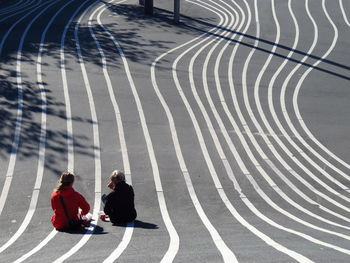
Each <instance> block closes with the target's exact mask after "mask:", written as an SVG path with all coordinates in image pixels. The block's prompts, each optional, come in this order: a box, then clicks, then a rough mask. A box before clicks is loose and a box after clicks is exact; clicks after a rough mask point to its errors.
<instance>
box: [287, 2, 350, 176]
mask: <svg viewBox="0 0 350 263" xmlns="http://www.w3.org/2000/svg"><path fill="white" fill-rule="evenodd" d="M322 8H323V10H324V12H325V14H326V17H327V19H328V21H329V22H330V24H331V25H332V27H333V30H334V37H333V38H332V39H333V41H332V44H331V46H330V47H329V49H328V50H327V51H326V53H325V54H324V55H323V56H322V58H321V59H319V60H318V61H316V62H315V63H314V64H313V65H312V66H313V67H316V66H317V65H318V64H319V63H320V62H321V61H322V60H323V59H325V58H326V57H327V56H328V55H329V54H330V53H331V52H332V50H333V49H334V47H335V45H336V42H337V40H338V29H337V27H336V26H335V24H334V22H333V21H332V19H331V18H330V16H329V14H328V12H327V10H326V8H325V2H324V1H323V2H322ZM313 67H311V68H308V69H307V70H306V71H305V72H304V74H303V75H302V76H301V78H300V80H299V81H298V83H297V85H296V88H295V90H294V93H293V108H294V111H295V114H296V116H297V119H298V121H299V123H300V125H301V127H302V128H303V130H304V131H305V132H306V134H307V135H308V136H309V138H310V139H311V140H312V141H313V142H315V143H316V145H317V146H319V147H320V148H321V149H322V150H323V151H325V152H326V153H327V154H328V155H329V156H331V157H332V158H333V159H335V160H336V161H338V162H339V163H341V164H342V165H344V166H345V167H346V168H349V169H350V165H349V164H347V163H346V162H344V161H343V160H342V159H340V158H339V157H337V156H336V155H335V154H334V153H332V152H331V151H330V150H329V149H327V147H325V146H324V145H322V144H321V143H320V142H319V141H318V140H317V139H316V138H315V137H314V135H313V134H312V133H311V132H310V130H309V129H308V128H307V126H306V124H305V122H304V121H303V118H302V116H301V113H300V111H299V107H298V94H299V91H300V88H301V85H302V83H303V82H304V80H305V78H306V77H307V75H308V74H309V73H310V72H311V70H312V69H313ZM288 77H289V76H288ZM283 96H284V94H283ZM281 99H282V98H281ZM285 117H286V118H287V114H286V115H285ZM291 126H292V124H291ZM292 127H294V126H292ZM293 131H294V132H295V134H297V135H298V136H297V138H298V139H299V140H300V141H301V142H303V143H305V146H306V147H307V149H309V150H310V151H311V152H312V153H313V154H314V155H315V156H317V157H318V158H319V159H320V160H322V161H323V162H324V163H326V164H327V165H328V166H329V167H330V168H332V169H333V170H335V171H337V172H338V173H339V174H340V175H342V176H343V177H344V178H346V179H347V180H349V179H350V177H349V176H348V175H347V174H345V173H343V172H341V171H340V170H339V169H337V168H336V167H335V166H333V165H332V164H330V163H329V162H328V161H327V160H326V159H325V158H323V157H322V156H321V155H320V154H319V153H318V152H317V151H315V150H314V149H312V148H311V147H310V146H309V144H307V143H306V142H305V140H304V139H303V138H302V137H301V136H300V135H299V133H298V132H297V131H296V129H294V128H293ZM321 169H322V168H321Z"/></svg>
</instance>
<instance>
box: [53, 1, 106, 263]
mask: <svg viewBox="0 0 350 263" xmlns="http://www.w3.org/2000/svg"><path fill="white" fill-rule="evenodd" d="M97 2H98V1H95V2H94V3H93V4H91V5H90V6H89V7H88V9H86V10H85V11H84V12H83V14H82V15H81V16H80V17H79V19H78V21H77V24H76V26H75V29H74V36H75V44H76V49H77V54H78V60H79V64H80V68H81V72H82V74H83V79H84V84H85V88H86V93H87V95H88V100H89V106H90V111H91V119H92V128H93V137H94V159H95V200H94V209H93V213H92V220H93V221H94V222H96V224H97V222H98V212H99V210H100V206H101V158H100V140H99V131H98V120H97V114H96V108H95V103H94V99H93V94H92V90H91V87H90V82H89V78H88V76H87V72H86V68H85V64H84V60H83V56H82V53H81V48H80V41H79V37H78V29H79V26H80V22H81V20H82V18H83V17H84V16H85V14H86V13H87V12H88V11H89V10H90V9H91V8H92V6H93V5H94V4H96V3H97ZM94 229H95V226H94V225H91V226H90V227H89V228H88V229H87V231H86V232H85V234H84V236H83V237H82V238H81V239H80V240H79V242H78V243H77V244H75V245H74V246H73V247H72V248H71V249H70V250H69V251H68V252H66V253H65V254H63V255H62V256H61V257H59V258H58V259H56V260H55V261H54V262H55V263H56V262H63V261H64V260H66V259H68V258H69V257H71V256H72V255H74V254H75V253H76V252H77V251H78V250H79V249H80V248H82V247H83V246H84V245H85V244H86V242H87V241H88V240H89V239H90V237H91V235H92V234H93V232H94Z"/></svg>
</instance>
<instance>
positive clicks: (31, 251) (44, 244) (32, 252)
mask: <svg viewBox="0 0 350 263" xmlns="http://www.w3.org/2000/svg"><path fill="white" fill-rule="evenodd" d="M56 234H57V230H56V229H53V230H52V231H51V233H50V234H49V235H47V236H46V238H45V239H44V240H43V241H41V242H40V243H39V244H38V245H37V246H36V247H35V248H34V249H32V250H30V251H29V252H28V253H26V254H24V255H23V256H21V257H20V258H19V259H17V260H16V261H14V262H13V263H20V262H23V261H25V260H26V259H27V258H29V257H30V256H32V255H34V254H35V253H36V252H38V251H39V250H40V249H42V248H43V247H44V246H46V244H47V243H49V241H50V240H51V239H52V238H53V237H54V236H55V235H56Z"/></svg>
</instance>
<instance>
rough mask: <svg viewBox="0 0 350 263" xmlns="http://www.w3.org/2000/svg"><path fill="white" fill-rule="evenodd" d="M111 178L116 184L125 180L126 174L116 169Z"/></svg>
mask: <svg viewBox="0 0 350 263" xmlns="http://www.w3.org/2000/svg"><path fill="white" fill-rule="evenodd" d="M109 179H110V180H111V181H112V182H113V183H115V184H116V183H119V182H122V181H124V182H125V174H124V172H123V171H119V170H114V171H113V172H112V174H111V176H110V177H109Z"/></svg>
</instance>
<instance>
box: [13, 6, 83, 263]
mask: <svg viewBox="0 0 350 263" xmlns="http://www.w3.org/2000/svg"><path fill="white" fill-rule="evenodd" d="M84 4H85V3H82V4H81V5H80V6H79V7H78V8H77V9H76V10H75V12H74V13H73V15H72V16H71V17H70V19H69V21H68V23H67V25H66V26H65V28H64V31H63V34H62V37H61V47H60V53H61V62H60V65H61V73H62V81H63V83H65V85H63V88H64V92H65V95H66V94H68V86H67V79H66V73H65V62H64V52H63V50H64V40H65V37H66V34H67V30H68V28H69V25H70V24H71V23H72V20H73V18H74V17H75V16H76V14H77V13H78V12H79V11H80V9H81V8H82V7H83V5H84ZM65 104H66V110H69V111H67V112H66V116H67V133H68V136H67V146H68V170H69V171H74V155H73V149H72V147H73V142H72V141H73V131H72V129H71V130H70V131H71V132H69V129H68V127H69V126H70V127H72V123H71V122H72V119H71V114H70V112H71V111H70V102H69V96H68V100H67V97H65ZM57 233H58V232H57V231H56V229H54V230H52V231H51V233H50V234H49V235H48V236H46V238H45V239H44V240H42V241H41V242H40V243H39V244H38V245H37V246H36V247H35V248H33V249H32V250H30V251H29V252H27V253H26V254H24V255H23V256H22V257H20V258H19V259H17V260H16V261H15V262H16V263H19V262H23V261H24V260H26V259H27V258H29V257H30V256H32V255H33V254H35V253H36V252H38V251H39V250H40V249H42V248H43V247H44V246H46V245H47V244H48V242H49V241H50V240H51V239H52V238H54V237H55V235H56V234H57Z"/></svg>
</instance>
